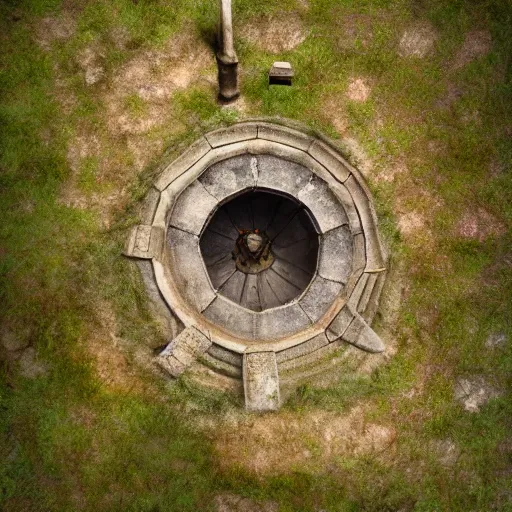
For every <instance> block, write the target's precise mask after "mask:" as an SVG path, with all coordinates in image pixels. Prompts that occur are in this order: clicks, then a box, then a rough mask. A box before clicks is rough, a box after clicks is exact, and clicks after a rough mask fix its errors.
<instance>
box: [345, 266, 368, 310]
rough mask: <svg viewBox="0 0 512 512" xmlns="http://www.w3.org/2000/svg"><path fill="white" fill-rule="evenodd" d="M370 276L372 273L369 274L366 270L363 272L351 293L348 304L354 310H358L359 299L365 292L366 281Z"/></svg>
mask: <svg viewBox="0 0 512 512" xmlns="http://www.w3.org/2000/svg"><path fill="white" fill-rule="evenodd" d="M369 276H370V274H367V273H366V272H365V273H363V274H361V276H360V277H359V280H358V281H357V284H356V286H355V288H354V290H353V291H352V293H351V294H350V298H349V300H348V305H349V306H350V307H351V308H352V309H353V310H354V311H357V306H358V304H359V301H360V300H361V297H362V295H363V293H364V289H365V288H366V282H367V281H368V277H369Z"/></svg>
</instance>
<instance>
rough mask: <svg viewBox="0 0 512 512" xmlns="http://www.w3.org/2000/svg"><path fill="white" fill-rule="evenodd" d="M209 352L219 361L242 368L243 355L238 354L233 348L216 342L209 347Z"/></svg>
mask: <svg viewBox="0 0 512 512" xmlns="http://www.w3.org/2000/svg"><path fill="white" fill-rule="evenodd" d="M208 354H210V355H211V356H212V357H214V358H215V359H218V360H219V361H223V362H224V363H227V364H230V365H232V366H236V367H237V368H240V369H241V368H242V355H241V354H237V353H236V352H233V351H231V350H227V349H225V348H224V347H221V346H220V345H217V344H215V343H214V344H212V345H211V346H210V348H209V349H208Z"/></svg>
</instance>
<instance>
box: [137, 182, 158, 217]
mask: <svg viewBox="0 0 512 512" xmlns="http://www.w3.org/2000/svg"><path fill="white" fill-rule="evenodd" d="M159 200H160V191H158V190H157V189H156V188H154V187H151V188H150V189H149V191H148V193H147V194H146V197H145V199H144V201H143V202H142V205H141V211H140V223H141V224H147V225H151V224H152V223H153V219H154V218H155V212H156V209H157V206H158V201H159Z"/></svg>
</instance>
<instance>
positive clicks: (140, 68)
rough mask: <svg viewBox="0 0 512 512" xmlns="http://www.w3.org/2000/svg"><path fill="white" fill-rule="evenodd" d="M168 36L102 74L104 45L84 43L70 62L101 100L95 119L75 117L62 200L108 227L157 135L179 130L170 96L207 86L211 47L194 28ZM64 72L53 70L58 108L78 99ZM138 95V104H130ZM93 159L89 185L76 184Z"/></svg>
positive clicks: (159, 143)
mask: <svg viewBox="0 0 512 512" xmlns="http://www.w3.org/2000/svg"><path fill="white" fill-rule="evenodd" d="M182 34H183V35H180V36H178V37H174V38H172V39H171V40H169V42H168V44H167V46H166V47H164V48H162V49H161V50H151V51H150V50H143V51H140V52H139V53H137V54H136V55H134V56H133V58H132V59H130V60H129V61H128V62H126V63H125V64H123V65H122V66H120V68H119V69H117V70H115V71H114V72H113V73H112V76H108V77H107V76H105V77H104V76H103V75H102V73H99V72H98V70H102V69H103V59H104V55H105V49H104V48H102V46H101V45H99V44H97V43H93V44H91V45H90V46H89V47H87V48H86V49H84V50H83V51H82V52H81V53H80V54H79V55H78V57H77V64H78V66H79V68H80V69H81V72H82V73H83V74H84V81H85V82H86V83H87V80H88V77H89V79H90V78H91V76H93V77H97V78H98V81H101V83H98V82H97V81H93V82H94V83H90V84H89V85H94V86H95V87H96V89H95V90H94V91H92V90H91V95H93V96H95V97H96V99H97V101H98V102H99V103H100V104H101V105H102V113H101V116H100V117H101V122H100V123H99V124H98V123H95V124H91V123H89V124H87V123H82V125H81V126H80V127H79V128H78V130H77V131H76V134H75V135H74V136H73V137H72V138H71V140H70V141H69V146H68V162H69V165H70V167H71V169H72V176H71V178H70V179H69V180H68V181H67V182H66V184H65V186H64V187H63V189H62V191H61V201H62V202H63V203H64V204H66V205H68V206H71V207H75V208H81V209H93V210H95V211H97V212H98V213H99V214H100V215H99V217H100V218H101V220H102V222H103V225H104V226H105V227H106V228H108V227H109V226H110V225H111V223H112V220H113V218H114V217H115V215H116V213H117V212H118V211H120V210H122V209H124V208H125V207H126V205H127V203H128V202H129V200H130V193H129V189H130V186H131V183H133V180H134V178H135V176H136V175H137V174H138V173H140V172H141V171H143V170H144V169H146V168H147V166H148V165H149V164H150V163H151V162H152V161H153V160H154V159H155V158H156V157H158V155H161V154H162V152H163V151H164V149H165V148H164V141H165V139H166V138H168V137H169V136H170V135H172V134H176V133H179V132H182V131H184V130H185V129H186V126H185V125H184V123H183V121H180V120H179V119H178V118H177V117H176V112H175V108H174V106H173V104H172V97H173V95H174V94H175V93H176V92H178V91H180V90H183V89H185V88H188V87H192V86H201V85H202V86H206V87H212V88H213V86H212V85H211V84H213V83H215V60H214V56H213V54H212V52H211V50H210V49H209V48H208V47H207V46H206V44H205V43H204V42H203V41H202V40H201V39H200V38H199V37H198V36H197V35H195V34H194V32H193V31H189V32H187V31H183V33H182ZM68 78H69V77H67V76H65V75H63V72H62V71H61V72H60V75H59V77H58V83H57V84H56V85H57V87H56V97H57V99H58V101H59V102H60V103H61V105H62V106H63V107H64V109H65V110H67V111H70V110H72V109H73V108H74V107H76V105H77V100H76V97H75V95H74V94H73V92H72V90H71V87H68V86H67V79H68ZM134 99H135V101H137V103H138V104H139V105H140V106H141V108H140V109H138V110H137V109H133V108H131V107H130V100H134ZM91 158H92V159H94V161H95V162H96V163H97V170H96V176H95V181H96V185H97V186H94V187H93V190H84V188H83V187H82V186H80V173H81V169H82V166H83V165H84V163H86V162H87V159H89V160H90V159H91Z"/></svg>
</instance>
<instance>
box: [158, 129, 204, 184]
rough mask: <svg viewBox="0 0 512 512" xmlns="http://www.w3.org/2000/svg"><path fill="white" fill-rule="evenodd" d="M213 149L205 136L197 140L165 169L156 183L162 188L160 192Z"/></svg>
mask: <svg viewBox="0 0 512 512" xmlns="http://www.w3.org/2000/svg"><path fill="white" fill-rule="evenodd" d="M211 149H212V148H211V146H210V144H209V143H208V141H207V140H206V139H205V138H204V137H201V138H200V139H198V140H196V141H195V142H194V143H193V144H192V145H191V146H190V147H189V148H188V149H187V150H186V151H185V152H184V153H182V154H181V155H180V156H179V157H178V158H176V160H174V161H173V162H172V163H171V164H170V165H168V166H167V167H166V168H165V169H164V171H163V172H162V174H161V175H160V177H159V178H158V180H157V182H156V183H155V187H156V188H157V189H158V190H160V192H161V191H162V190H164V189H166V188H167V187H168V186H169V184H170V183H172V182H173V181H174V180H175V179H176V178H177V177H178V176H181V175H182V174H183V173H184V172H185V171H187V170H188V169H190V168H191V167H192V166H193V165H194V164H195V163H196V162H198V161H199V160H200V159H201V158H202V157H204V156H205V155H206V154H207V153H209V152H210V150H211Z"/></svg>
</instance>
